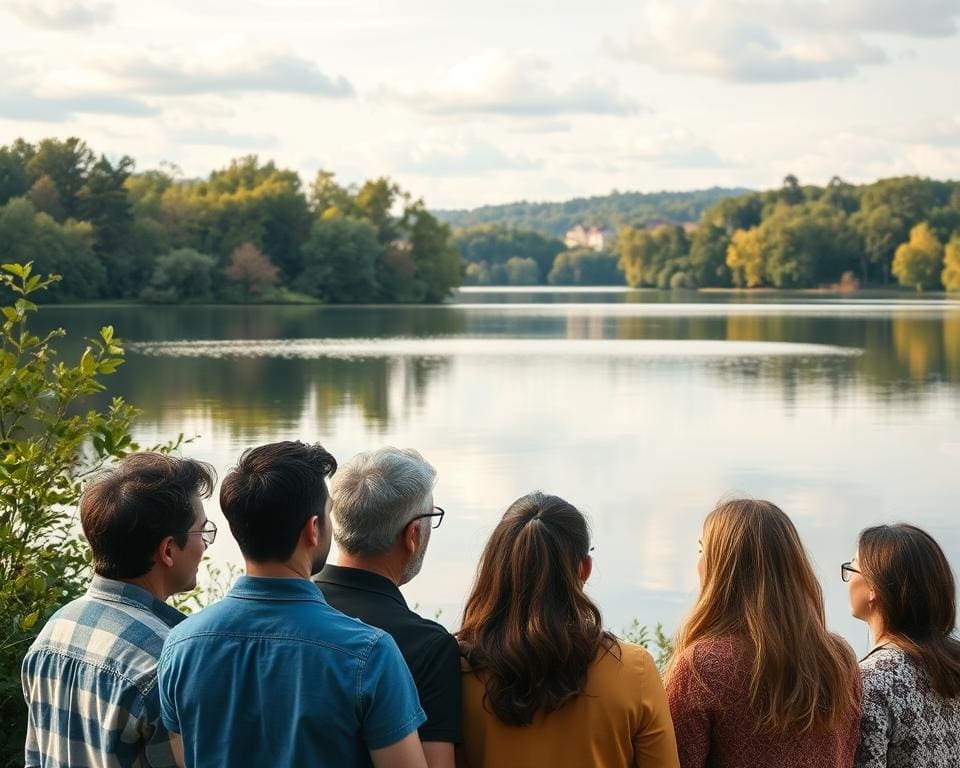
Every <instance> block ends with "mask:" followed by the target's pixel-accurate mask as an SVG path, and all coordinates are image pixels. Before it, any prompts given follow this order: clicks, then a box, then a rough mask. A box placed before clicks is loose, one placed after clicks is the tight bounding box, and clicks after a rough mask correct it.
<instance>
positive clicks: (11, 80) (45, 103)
mask: <svg viewBox="0 0 960 768" xmlns="http://www.w3.org/2000/svg"><path fill="white" fill-rule="evenodd" d="M0 72H2V73H3V76H2V78H0V119H3V120H24V121H28V122H58V123H59V122H64V121H66V120H70V119H72V118H74V117H75V116H76V115H78V114H98V115H117V116H123V117H146V116H148V115H155V114H157V111H158V110H157V109H156V108H155V107H153V106H152V105H150V104H147V103H146V102H144V101H142V100H141V99H138V98H134V97H132V96H127V95H124V94H114V93H105V92H101V91H96V90H92V89H89V88H85V87H80V88H75V89H70V90H63V89H59V90H51V89H50V88H49V87H46V88H45V87H43V84H41V83H38V82H37V79H38V78H37V77H36V76H35V73H32V72H29V71H28V70H27V69H26V68H25V67H24V66H22V65H21V64H19V63H17V62H14V61H11V60H9V59H7V60H4V59H0Z"/></svg>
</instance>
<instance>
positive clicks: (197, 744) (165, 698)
mask: <svg viewBox="0 0 960 768" xmlns="http://www.w3.org/2000/svg"><path fill="white" fill-rule="evenodd" d="M157 676H158V680H159V687H160V704H161V712H162V716H163V722H164V724H165V725H166V727H167V728H168V729H169V730H171V731H174V732H176V733H179V734H180V735H181V738H182V739H183V746H184V755H185V760H186V765H187V768H191V767H193V766H214V765H231V766H232V765H278V766H280V765H284V766H287V765H289V766H294V765H311V766H330V768H352V766H364V768H366V767H367V766H370V765H371V764H372V763H371V761H370V756H369V751H370V750H374V749H380V748H383V747H386V746H389V745H391V744H394V743H396V742H397V741H400V740H401V739H403V738H405V737H406V736H407V735H409V734H410V733H412V732H413V731H415V730H417V728H418V727H419V726H420V725H421V724H422V723H423V722H424V720H425V719H426V717H425V715H424V713H423V710H422V709H421V707H420V703H419V700H418V699H417V691H416V688H415V686H414V683H413V679H412V677H411V675H410V671H409V670H408V669H407V666H406V664H405V663H404V661H403V657H402V656H401V655H400V651H399V650H398V649H397V646H396V644H395V643H394V641H393V640H392V638H391V637H390V636H389V635H388V634H386V633H384V632H383V631H382V630H379V629H374V628H373V627H370V626H368V625H366V624H363V623H362V622H360V621H357V620H356V619H351V618H348V617H347V616H344V615H343V614H342V613H340V612H339V611H336V610H334V609H333V608H331V607H330V606H329V605H328V604H327V602H326V601H325V600H324V598H323V595H322V594H321V593H320V590H319V589H317V586H316V585H315V584H313V583H312V582H310V581H307V580H305V579H282V578H257V577H251V576H242V577H241V578H240V579H238V580H237V583H236V584H235V585H234V587H233V589H231V590H230V592H229V593H228V594H227V596H226V597H225V598H224V599H223V600H221V601H220V602H219V603H216V604H215V605H212V606H210V607H209V608H207V609H206V610H203V611H201V612H200V613H198V614H196V615H194V616H191V617H190V618H188V619H187V620H186V621H184V622H183V623H182V624H180V625H179V626H178V627H176V628H175V629H174V630H172V631H171V633H170V635H169V636H168V637H167V641H166V643H165V644H164V649H163V653H162V655H161V657H160V663H159V666H158V669H157Z"/></svg>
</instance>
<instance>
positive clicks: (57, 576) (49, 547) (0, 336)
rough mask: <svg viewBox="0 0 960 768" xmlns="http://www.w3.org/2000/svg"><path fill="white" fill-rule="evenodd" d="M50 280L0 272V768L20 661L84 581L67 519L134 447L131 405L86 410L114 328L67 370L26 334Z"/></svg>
mask: <svg viewBox="0 0 960 768" xmlns="http://www.w3.org/2000/svg"><path fill="white" fill-rule="evenodd" d="M58 280H59V277H57V276H46V277H42V276H40V275H35V274H33V272H32V265H31V264H30V263H27V264H25V265H21V264H4V265H3V266H2V268H0V286H2V287H3V288H4V289H5V290H6V291H10V292H12V294H13V296H14V302H13V303H12V304H10V305H8V306H4V307H2V308H0V312H2V315H3V322H2V325H0V345H2V351H0V452H2V456H3V462H2V463H0V722H2V723H3V728H0V765H18V764H21V762H22V755H23V740H24V733H25V717H26V711H25V708H24V704H23V695H22V691H21V685H20V662H21V660H22V658H23V654H24V653H25V652H26V650H27V648H28V647H29V645H30V643H31V642H32V640H33V639H34V637H36V634H37V632H38V631H39V630H40V628H41V627H42V626H43V625H44V623H45V622H46V620H47V619H48V618H49V617H50V615H51V614H53V613H54V612H55V611H56V610H57V609H58V608H59V607H60V606H62V605H63V604H64V603H66V602H67V601H69V600H72V599H73V598H75V597H77V596H78V595H80V594H81V593H82V592H83V590H84V588H85V586H86V583H87V580H88V577H89V563H88V551H87V549H86V547H85V546H84V545H83V544H82V542H81V540H80V538H79V536H78V526H77V521H76V519H75V515H74V512H73V510H75V509H76V505H77V502H78V500H79V498H80V493H81V486H82V482H83V480H84V478H85V477H86V476H88V475H89V474H90V473H92V472H95V471H96V470H98V469H100V468H101V467H102V466H104V464H106V463H107V462H109V461H110V460H112V459H115V458H119V457H122V456H124V455H125V454H127V453H128V452H130V451H134V450H137V445H136V444H135V443H134V442H133V440H132V439H131V436H130V426H131V423H132V421H133V419H134V418H135V416H136V415H137V411H136V409H135V408H133V407H132V406H130V405H128V404H127V403H125V402H124V401H123V400H122V399H121V398H118V397H116V398H113V400H112V401H111V402H110V404H109V406H107V408H106V409H105V410H102V411H101V410H97V409H96V408H89V409H86V410H85V407H86V405H87V404H88V403H89V401H90V399H91V398H92V397H93V396H94V395H97V394H98V393H101V392H103V391H104V389H105V387H104V385H103V383H102V381H101V380H102V379H103V377H105V376H109V375H110V374H112V373H113V372H114V371H116V369H117V367H118V366H119V365H121V364H122V363H123V347H122V345H121V343H120V340H119V339H118V338H116V337H115V336H114V332H113V328H112V327H110V326H106V327H104V328H102V329H101V330H100V335H99V337H98V338H95V339H88V346H87V347H86V349H85V350H84V351H83V353H82V354H81V355H80V358H79V360H78V361H77V362H76V363H75V364H69V363H67V362H65V361H63V360H60V359H59V358H58V355H57V350H56V342H57V341H58V340H59V339H61V338H63V336H64V335H65V332H64V331H63V330H62V329H57V330H54V331H51V332H50V333H48V334H46V335H45V336H37V335H35V334H34V333H33V332H32V331H31V330H30V324H29V320H30V318H31V316H32V315H33V314H34V313H35V312H36V311H37V306H36V304H34V303H33V302H32V301H31V297H32V296H33V294H35V293H37V292H39V291H43V290H45V289H47V288H49V287H50V286H51V285H53V284H54V283H56V282H57V281H58ZM169 447H172V446H168V448H169Z"/></svg>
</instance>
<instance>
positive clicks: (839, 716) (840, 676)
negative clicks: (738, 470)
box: [667, 499, 860, 768]
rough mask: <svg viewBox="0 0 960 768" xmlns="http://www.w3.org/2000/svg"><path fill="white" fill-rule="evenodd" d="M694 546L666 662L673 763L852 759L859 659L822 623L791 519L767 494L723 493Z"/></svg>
mask: <svg viewBox="0 0 960 768" xmlns="http://www.w3.org/2000/svg"><path fill="white" fill-rule="evenodd" d="M701 548H702V549H701V557H700V562H699V565H698V570H699V572H700V583H701V588H700V596H699V598H698V600H697V603H696V606H695V607H694V609H693V612H692V613H691V614H690V616H689V617H688V618H687V620H686V622H685V623H684V624H683V626H682V627H681V628H680V631H679V632H678V634H677V638H676V644H675V648H674V655H673V658H672V660H671V663H670V665H669V667H668V670H667V696H668V699H669V701H670V709H671V713H672V715H673V722H674V726H675V728H676V733H677V743H678V746H679V749H680V764H681V766H682V768H701V767H702V766H707V765H709V766H711V768H734V767H735V766H736V767H737V768H739V767H740V766H764V768H850V766H851V765H852V763H853V756H854V752H855V750H856V746H857V737H858V729H859V722H860V682H859V673H858V670H857V661H856V657H855V656H854V654H853V651H852V650H851V649H850V647H849V645H848V644H847V643H846V642H845V641H844V640H843V639H842V638H840V637H839V636H838V635H835V634H832V633H830V632H828V631H827V628H826V624H825V620H824V610H823V596H822V592H821V589H820V584H819V582H818V581H817V579H816V576H815V575H814V572H813V568H812V567H811V565H810V561H809V559H808V558H807V554H806V552H805V550H804V548H803V544H802V543H801V542H800V537H799V535H798V533H797V529H796V528H795V527H794V525H793V523H792V522H791V521H790V519H789V518H788V517H787V516H786V515H785V514H784V513H783V511H782V510H780V509H779V508H778V507H777V506H775V505H774V504H771V503H770V502H768V501H757V500H753V499H738V500H733V501H728V502H725V503H722V504H720V505H719V506H718V507H717V508H716V509H714V510H713V511H712V512H711V513H710V514H709V515H707V519H706V521H705V522H704V526H703V538H702V541H701Z"/></svg>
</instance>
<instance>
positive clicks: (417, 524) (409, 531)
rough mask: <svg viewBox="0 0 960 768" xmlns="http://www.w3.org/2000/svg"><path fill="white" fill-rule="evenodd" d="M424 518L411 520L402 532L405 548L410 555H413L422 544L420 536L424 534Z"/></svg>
mask: <svg viewBox="0 0 960 768" xmlns="http://www.w3.org/2000/svg"><path fill="white" fill-rule="evenodd" d="M422 522H423V521H422V520H411V521H410V522H409V523H407V524H406V526H404V529H403V533H402V534H401V537H402V540H403V549H404V551H405V552H406V553H407V554H408V555H412V554H413V553H414V552H416V551H417V547H419V546H420V537H421V536H422V535H423V526H422V525H421V523H422Z"/></svg>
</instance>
